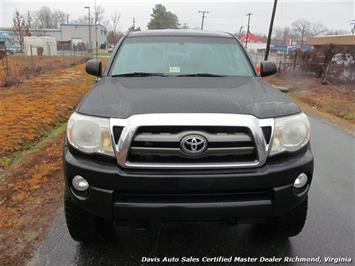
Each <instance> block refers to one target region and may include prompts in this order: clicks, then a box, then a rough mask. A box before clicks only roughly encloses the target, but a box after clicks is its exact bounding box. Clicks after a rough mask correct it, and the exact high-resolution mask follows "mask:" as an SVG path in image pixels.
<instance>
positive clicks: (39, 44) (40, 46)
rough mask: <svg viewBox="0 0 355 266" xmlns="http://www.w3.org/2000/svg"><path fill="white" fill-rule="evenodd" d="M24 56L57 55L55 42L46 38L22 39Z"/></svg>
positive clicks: (27, 37)
mask: <svg viewBox="0 0 355 266" xmlns="http://www.w3.org/2000/svg"><path fill="white" fill-rule="evenodd" d="M24 46H25V53H26V55H57V40H56V39H55V38H53V37H48V36H30V37H29V36H26V37H24Z"/></svg>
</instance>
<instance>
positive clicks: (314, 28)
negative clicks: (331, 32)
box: [311, 23, 328, 36]
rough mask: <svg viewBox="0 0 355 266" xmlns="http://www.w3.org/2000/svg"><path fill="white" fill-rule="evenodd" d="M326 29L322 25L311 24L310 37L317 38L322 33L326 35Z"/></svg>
mask: <svg viewBox="0 0 355 266" xmlns="http://www.w3.org/2000/svg"><path fill="white" fill-rule="evenodd" d="M327 31H328V28H327V27H326V26H325V25H324V24H322V23H312V25H311V35H312V36H317V35H319V34H322V33H326V32H327Z"/></svg>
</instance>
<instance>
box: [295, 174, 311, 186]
mask: <svg viewBox="0 0 355 266" xmlns="http://www.w3.org/2000/svg"><path fill="white" fill-rule="evenodd" d="M307 182H308V177H307V175H306V174H305V173H302V174H300V175H299V176H298V177H297V178H296V180H295V182H294V183H293V186H294V187H295V188H302V187H304V186H305V185H306V184H307Z"/></svg>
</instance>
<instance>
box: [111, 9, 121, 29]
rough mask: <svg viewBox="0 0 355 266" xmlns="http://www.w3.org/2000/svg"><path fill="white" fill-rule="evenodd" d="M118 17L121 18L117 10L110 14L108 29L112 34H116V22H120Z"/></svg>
mask: <svg viewBox="0 0 355 266" xmlns="http://www.w3.org/2000/svg"><path fill="white" fill-rule="evenodd" d="M120 18H121V15H120V14H119V13H117V11H115V13H113V14H112V15H111V16H110V30H111V31H112V32H113V33H114V34H117V32H118V24H119V22H120Z"/></svg>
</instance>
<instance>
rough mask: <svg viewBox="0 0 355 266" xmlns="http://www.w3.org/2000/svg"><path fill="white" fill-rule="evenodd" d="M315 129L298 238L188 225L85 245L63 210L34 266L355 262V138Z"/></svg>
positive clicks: (326, 127) (127, 232)
mask: <svg viewBox="0 0 355 266" xmlns="http://www.w3.org/2000/svg"><path fill="white" fill-rule="evenodd" d="M311 124H312V148H313V152H314V155H315V175H314V181H313V184H312V187H311V190H310V201H309V202H310V205H309V213H308V219H307V222H306V226H305V228H304V230H303V232H302V233H301V234H300V235H299V236H297V237H294V238H290V239H288V240H280V239H265V238H264V237H263V236H262V235H260V233H258V231H257V230H256V229H255V226H252V225H239V226H236V227H229V226H225V225H220V224H217V225H216V224H195V225H187V224H186V225H181V226H179V227H175V228H174V227H162V226H160V227H156V228H152V229H149V230H138V229H135V228H126V227H118V228H116V236H115V238H114V240H113V242H112V243H111V244H106V245H99V244H92V245H81V244H79V243H77V242H75V241H73V240H72V239H71V238H70V236H69V235H68V232H67V228H66V226H65V220H64V216H63V210H62V209H61V210H59V213H58V217H57V219H56V220H55V222H54V224H53V227H52V228H51V230H50V232H49V234H48V236H47V238H46V240H45V241H44V242H43V244H42V245H41V246H40V248H39V249H38V250H37V251H36V254H35V256H34V258H33V259H32V261H31V262H30V265H61V266H62V265H139V264H143V263H141V259H142V257H155V256H157V257H164V256H167V257H183V256H186V257H189V256H193V257H200V258H202V257H204V256H209V257H213V256H225V257H229V256H240V257H248V256H250V257H258V258H259V257H260V256H264V257H273V256H276V257H285V256H291V257H296V256H298V257H318V256H320V257H321V259H322V260H323V261H324V257H328V256H330V257H335V258H338V257H351V258H352V260H353V261H354V260H355V251H354V250H355V240H354V239H355V238H354V232H355V207H354V203H355V194H354V191H355V182H354V173H355V168H354V167H355V166H354V165H355V164H354V161H355V158H354V157H355V153H354V147H355V145H354V136H353V135H351V134H349V133H347V132H345V131H343V130H341V129H339V128H337V127H335V126H334V125H330V124H329V123H327V122H325V121H322V120H320V119H317V118H311ZM353 263H354V262H353ZM146 264H147V263H145V265H146ZM297 264H298V263H297ZM170 265H172V264H170ZM189 265H192V264H189ZM204 265H208V264H204ZM216 265H217V264H216ZM224 265H227V264H224Z"/></svg>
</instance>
